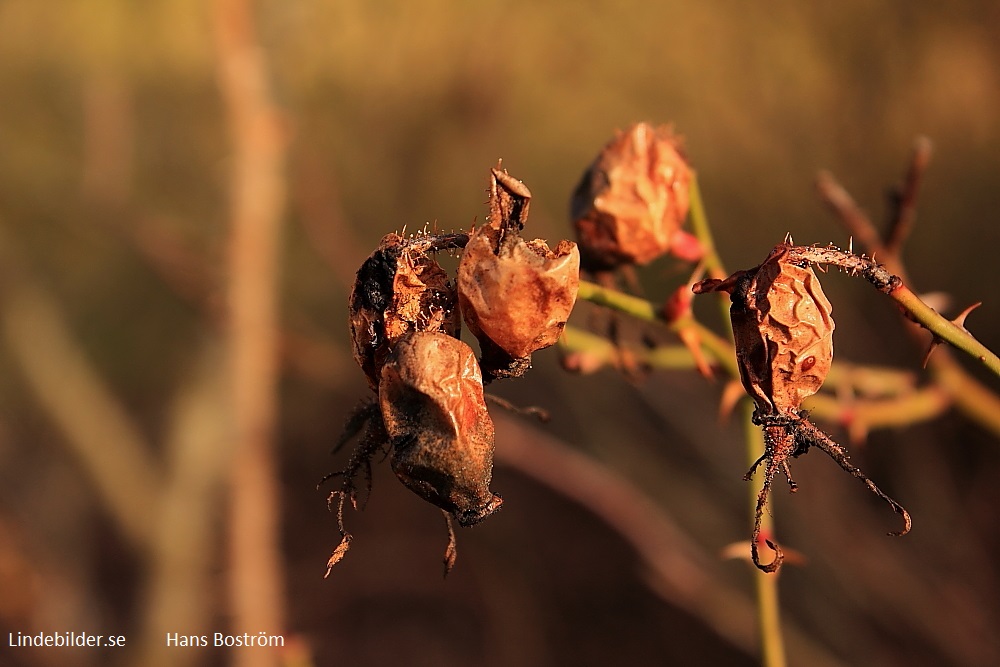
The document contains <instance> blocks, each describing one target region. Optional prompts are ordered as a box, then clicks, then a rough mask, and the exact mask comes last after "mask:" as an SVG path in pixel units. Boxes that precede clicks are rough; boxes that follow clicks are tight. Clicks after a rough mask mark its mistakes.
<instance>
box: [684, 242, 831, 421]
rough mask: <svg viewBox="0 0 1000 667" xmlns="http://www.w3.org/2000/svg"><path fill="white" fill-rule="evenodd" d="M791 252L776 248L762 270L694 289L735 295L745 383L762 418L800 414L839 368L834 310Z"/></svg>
mask: <svg viewBox="0 0 1000 667" xmlns="http://www.w3.org/2000/svg"><path fill="white" fill-rule="evenodd" d="M791 248H792V246H790V245H788V244H781V245H778V246H776V247H775V248H774V249H773V250H772V251H771V253H770V254H769V255H768V257H767V259H765V260H764V262H763V263H761V264H760V265H759V266H757V267H754V268H753V269H749V270H746V271H738V272H736V273H735V274H733V275H732V276H730V277H729V278H727V279H726V280H715V279H709V280H703V281H701V282H699V283H696V284H695V285H694V287H693V291H694V292H695V293H696V294H701V293H704V292H714V291H724V292H728V293H729V294H730V298H731V299H732V303H733V305H732V307H731V308H730V311H729V312H730V318H731V319H732V325H733V336H734V338H735V342H736V358H737V361H738V364H739V370H740V379H741V380H742V382H743V387H744V388H745V389H746V391H747V393H748V394H749V395H750V396H751V397H752V398H753V399H754V402H755V403H756V407H757V412H758V413H759V414H762V415H786V416H795V415H796V414H797V413H798V410H799V409H800V408H801V406H802V401H803V400H805V399H806V398H807V397H809V396H812V395H813V394H815V393H816V392H817V391H819V388H820V387H821V386H822V384H823V381H824V380H825V379H826V376H827V373H829V371H830V366H831V364H832V363H833V330H834V322H833V317H832V312H833V306H832V305H831V304H830V301H829V300H828V299H827V298H826V295H825V294H824V293H823V289H822V287H821V286H820V283H819V279H818V278H817V277H816V274H815V273H814V272H813V270H812V268H811V267H810V266H809V264H808V263H803V262H801V260H797V259H796V258H793V256H792V255H791V254H790V252H789V250H790V249H791Z"/></svg>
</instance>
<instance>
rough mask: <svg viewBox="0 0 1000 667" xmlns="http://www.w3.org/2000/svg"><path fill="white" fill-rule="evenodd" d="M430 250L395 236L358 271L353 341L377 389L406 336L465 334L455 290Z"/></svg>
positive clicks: (352, 316) (352, 311) (351, 305)
mask: <svg viewBox="0 0 1000 667" xmlns="http://www.w3.org/2000/svg"><path fill="white" fill-rule="evenodd" d="M429 247H430V246H428V244H426V243H422V242H421V240H420V239H419V238H417V239H416V240H414V239H405V238H403V237H401V236H399V235H397V234H389V235H387V236H385V237H384V238H383V239H382V242H381V243H379V246H378V248H376V249H375V252H373V253H372V254H371V256H370V257H369V258H368V259H367V260H365V262H364V263H363V264H362V265H361V268H360V269H358V273H357V278H356V279H355V282H354V288H353V290H352V291H351V298H350V301H349V312H350V315H349V320H350V325H351V340H352V342H353V350H354V358H355V360H356V361H357V362H358V364H359V365H360V366H361V368H362V370H364V372H365V375H366V376H367V377H368V384H369V385H370V386H371V388H372V389H373V390H377V389H378V384H379V378H380V371H381V367H382V364H383V363H384V361H385V358H386V357H387V356H388V355H389V352H390V350H391V349H392V347H393V346H394V345H395V343H396V342H397V341H398V340H399V339H400V338H402V337H403V336H405V335H406V334H408V333H410V332H412V331H440V332H442V333H445V334H448V335H451V336H458V335H459V331H460V329H461V317H460V315H459V312H458V308H457V294H456V291H455V287H454V285H453V284H452V282H451V281H450V280H449V279H448V274H447V273H446V272H445V270H444V269H442V268H441V266H440V265H439V264H438V263H437V260H435V259H434V257H433V255H431V254H430V252H429V250H428V249H429Z"/></svg>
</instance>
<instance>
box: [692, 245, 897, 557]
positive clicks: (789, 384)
mask: <svg viewBox="0 0 1000 667" xmlns="http://www.w3.org/2000/svg"><path fill="white" fill-rule="evenodd" d="M793 250H794V248H793V246H791V245H790V244H788V243H783V244H781V245H778V246H776V247H775V248H774V249H773V250H772V251H771V253H770V254H769V255H768V257H767V259H765V260H764V262H763V263H761V264H760V265H759V266H756V267H754V268H752V269H749V270H746V271H737V272H736V273H734V274H733V275H732V276H730V277H729V278H727V279H725V280H717V279H709V280H703V281H701V282H699V283H697V284H696V285H694V288H693V289H694V292H695V293H696V294H702V293H705V292H719V291H722V292H728V293H729V294H730V298H731V300H732V307H731V308H730V318H731V320H732V325H733V335H734V338H735V344H736V356H737V361H738V363H739V370H740V379H741V381H742V382H743V387H744V388H745V389H746V391H747V393H748V394H749V395H750V397H751V398H753V400H754V403H755V406H756V407H755V410H754V422H755V423H756V424H758V425H760V426H762V427H763V429H764V444H765V449H764V454H763V455H762V456H761V457H760V459H758V460H757V462H756V463H755V464H754V465H753V467H752V468H751V469H750V471H749V472H748V473H747V475H746V478H747V479H750V477H751V476H752V475H753V473H754V471H755V470H756V469H757V467H758V466H759V465H760V464H761V463H765V469H764V484H763V486H762V488H761V490H760V493H759V494H758V496H757V509H756V517H755V521H754V529H753V536H752V539H751V543H750V544H751V547H750V548H751V556H752V558H753V562H754V565H756V566H757V567H758V568H760V569H761V570H764V571H765V572H774V571H776V570H777V569H778V568H779V567H781V563H782V560H783V559H784V556H783V554H782V551H781V549H780V548H779V547H778V546H777V545H776V544H775V543H774V542H772V541H770V540H767V545H768V546H769V547H770V548H771V549H773V550H774V552H775V557H774V559H773V560H772V561H771V562H770V563H767V564H762V563H761V562H760V559H759V554H758V550H757V542H758V539H759V536H760V525H761V517H762V513H763V510H764V507H765V506H766V504H767V499H768V494H769V492H770V488H771V482H772V481H773V480H774V476H775V475H776V474H777V473H778V472H779V471H780V472H782V473H784V475H785V477H786V478H787V479H788V484H789V486H790V488H791V490H792V491H795V490H796V484H795V482H794V481H793V480H792V476H791V471H790V469H789V465H788V459H789V457H797V456H801V455H802V454H805V453H806V452H807V451H808V450H809V448H810V447H818V448H820V449H822V450H823V451H824V452H826V453H827V454H829V455H830V457H832V458H833V459H834V460H835V461H836V462H837V463H838V464H839V465H840V466H841V467H842V468H843V469H844V470H846V471H847V472H849V473H851V474H852V475H854V476H855V477H857V478H859V479H860V480H861V481H863V482H864V483H865V484H866V485H867V486H868V488H870V489H871V490H872V491H873V492H874V493H875V494H876V495H878V496H879V497H880V498H882V499H883V500H885V501H886V502H888V503H889V504H890V505H891V506H892V508H893V509H894V510H895V511H896V512H898V513H899V514H900V515H902V517H903V519H904V522H905V526H904V529H903V530H902V531H900V532H898V533H890V534H891V535H903V534H905V533H906V532H908V531H909V529H910V516H909V514H908V513H907V511H906V510H905V509H904V508H903V507H902V506H901V505H900V504H899V503H897V502H896V501H894V500H893V499H892V498H890V497H889V496H887V495H886V494H884V493H883V492H882V491H881V490H879V488H878V487H877V486H875V484H874V483H873V482H871V480H869V479H868V478H867V477H866V476H865V475H864V474H863V473H862V472H861V471H860V470H858V469H857V468H856V467H855V466H854V465H853V464H851V463H850V461H849V459H848V456H847V452H846V451H845V450H844V448H843V447H841V446H840V445H838V444H837V443H836V442H834V441H833V440H831V439H830V438H829V436H827V435H826V434H825V433H823V432H822V431H821V430H819V429H818V428H816V427H815V426H813V425H812V424H811V423H810V422H809V420H808V419H807V416H806V413H805V412H804V411H803V410H802V409H801V407H802V401H803V400H805V399H806V398H807V397H809V396H812V395H813V394H815V393H816V392H817V391H819V388H820V386H821V385H822V384H823V381H824V380H825V379H826V375H827V373H828V372H829V370H830V365H831V364H832V362H833V329H834V323H833V317H832V310H833V308H832V306H831V305H830V302H829V300H828V299H827V298H826V295H825V294H823V290H822V288H821V287H820V284H819V279H818V278H817V277H816V274H815V273H814V272H813V270H812V267H811V266H810V264H809V262H808V261H803V260H802V256H801V254H800V253H795V252H793Z"/></svg>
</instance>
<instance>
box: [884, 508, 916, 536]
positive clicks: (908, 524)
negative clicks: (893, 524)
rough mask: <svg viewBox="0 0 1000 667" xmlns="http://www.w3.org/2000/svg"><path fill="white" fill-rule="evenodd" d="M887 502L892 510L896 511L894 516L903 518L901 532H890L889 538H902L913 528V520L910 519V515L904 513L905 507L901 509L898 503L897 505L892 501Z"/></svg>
mask: <svg viewBox="0 0 1000 667" xmlns="http://www.w3.org/2000/svg"><path fill="white" fill-rule="evenodd" d="M888 500H889V504H890V505H892V509H894V510H895V511H896V514H898V515H900V516H901V517H903V530H894V531H890V532H889V536H890V537H902V536H903V535H906V534H907V533H908V532H910V529H911V528H913V519H911V518H910V513H909V512H907V511H906V508H905V507H903V506H902V505H900V504H899V503H897V502H896V501H894V500H892V499H888Z"/></svg>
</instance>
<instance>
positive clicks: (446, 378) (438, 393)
mask: <svg viewBox="0 0 1000 667" xmlns="http://www.w3.org/2000/svg"><path fill="white" fill-rule="evenodd" d="M379 404H380V405H381V408H382V419H383V422H384V424H385V429H386V432H387V433H388V435H389V438H390V439H391V441H392V459H391V462H392V469H393V471H394V472H395V473H396V476H397V477H398V478H399V479H400V481H401V482H403V484H405V485H406V487H407V488H409V489H410V490H411V491H413V492H414V493H416V494H417V495H418V496H420V497H421V498H423V499H424V500H426V501H428V502H430V503H433V504H434V505H437V506H438V507H440V508H441V509H443V510H445V511H446V512H448V513H449V514H451V515H452V516H454V517H455V519H456V520H457V521H458V523H459V524H461V525H463V526H470V525H472V524H475V523H478V522H480V521H482V520H483V519H485V518H486V517H488V516H489V515H490V514H492V513H493V512H495V511H496V510H497V509H498V508H499V507H500V505H501V503H502V502H503V501H502V500H501V499H500V496H498V495H496V494H495V493H493V492H491V491H490V488H489V487H490V479H491V477H492V474H493V420H492V419H490V415H489V413H488V412H487V410H486V402H485V400H484V397H483V379H482V375H481V373H480V371H479V364H478V363H477V362H476V358H475V355H474V353H473V351H472V348H470V347H469V346H468V345H466V344H465V343H463V342H462V341H460V340H458V339H457V338H452V337H451V336H448V335H445V334H441V333H432V332H418V333H413V334H410V335H408V336H405V337H404V338H402V339H401V340H400V341H399V342H398V343H397V344H396V346H395V348H394V349H393V351H392V353H391V354H390V355H389V357H388V358H387V359H386V361H385V364H384V365H383V367H382V380H381V383H380V385H379Z"/></svg>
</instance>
